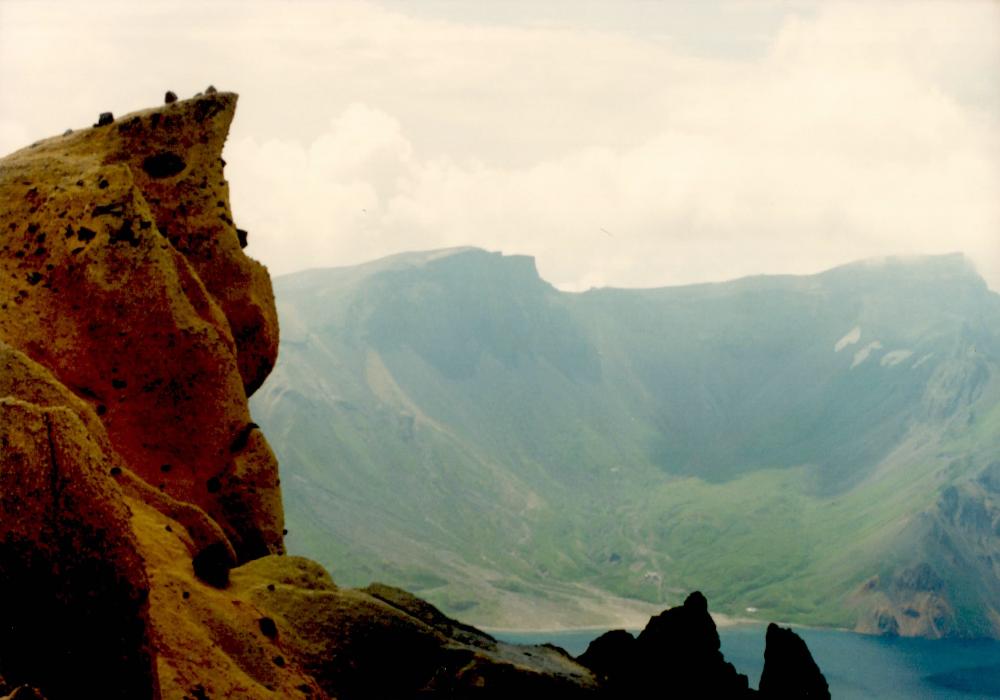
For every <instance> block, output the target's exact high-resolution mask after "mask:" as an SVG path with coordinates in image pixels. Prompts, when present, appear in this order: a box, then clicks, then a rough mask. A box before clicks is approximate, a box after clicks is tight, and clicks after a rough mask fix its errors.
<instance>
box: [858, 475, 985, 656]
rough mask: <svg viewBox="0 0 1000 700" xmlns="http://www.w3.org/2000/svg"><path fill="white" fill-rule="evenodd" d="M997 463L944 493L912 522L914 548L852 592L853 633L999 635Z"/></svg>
mask: <svg viewBox="0 0 1000 700" xmlns="http://www.w3.org/2000/svg"><path fill="white" fill-rule="evenodd" d="M998 535H1000V460H995V461H992V462H990V463H989V464H988V465H987V466H986V467H984V468H983V469H982V470H981V471H980V472H979V473H978V474H975V475H974V476H973V477H972V478H970V479H967V480H966V481H964V482H960V483H958V484H956V485H950V486H947V487H945V488H943V489H942V490H941V493H940V494H939V496H938V499H937V501H936V502H935V503H934V504H933V505H932V506H931V507H929V508H928V509H927V510H925V511H924V512H922V513H920V514H918V515H917V516H916V517H914V518H912V519H911V520H910V522H909V523H908V525H907V531H906V536H907V539H908V540H909V541H911V542H912V543H913V544H912V546H910V547H907V548H906V550H904V551H897V552H893V553H892V554H891V556H889V557H887V559H888V561H887V563H886V567H885V570H884V571H883V572H882V573H880V574H879V575H877V576H873V577H872V578H870V579H868V580H867V581H865V582H864V583H862V585H861V586H860V587H859V588H858V590H857V591H855V593H854V595H853V596H852V602H853V604H854V605H855V606H856V607H857V609H858V622H857V625H856V626H855V631H858V632H864V633H867V634H881V635H889V636H895V635H899V636H907V637H911V636H920V637H929V638H932V639H933V638H941V637H947V636H956V635H958V634H961V635H964V636H968V637H992V638H997V637H998V636H1000V607H998V606H997V602H996V601H997V600H1000V537H998Z"/></svg>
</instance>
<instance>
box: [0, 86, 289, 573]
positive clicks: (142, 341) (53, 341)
mask: <svg viewBox="0 0 1000 700" xmlns="http://www.w3.org/2000/svg"><path fill="white" fill-rule="evenodd" d="M235 104H236V96H235V95H232V94H225V93H218V94H216V95H212V96H211V97H203V98H199V99H196V100H186V101H182V102H175V103H173V104H170V105H166V106H164V107H161V108H159V109H156V110H150V111H147V112H142V113H139V114H136V115H129V116H126V117H124V118H121V119H119V120H117V121H116V122H115V123H114V124H112V125H109V126H105V127H100V128H92V129H85V130H82V131H76V132H73V133H72V134H70V135H67V136H61V137H57V138H54V139H49V140H47V141H43V142H41V143H39V144H36V145H35V146H33V147H29V148H27V149H22V150H21V151H18V152H16V153H14V154H12V155H10V156H8V157H7V158H5V159H4V160H3V161H2V166H0V168H2V170H0V200H2V201H3V202H4V209H3V211H2V213H0V226H2V233H0V236H2V238H0V339H2V340H5V341H6V342H8V343H9V344H10V345H12V346H14V347H16V348H17V349H19V350H22V351H23V352H24V353H25V354H27V355H28V356H29V357H30V358H31V359H33V360H35V361H36V362H38V363H40V364H42V365H44V366H45V367H46V368H48V369H49V370H51V371H52V373H53V374H55V376H56V377H57V378H58V380H59V381H60V382H61V383H62V384H63V385H64V386H65V387H67V388H68V389H69V390H70V391H71V392H72V393H73V394H75V395H76V396H77V397H79V398H80V399H82V400H83V401H85V402H86V403H88V404H89V405H90V406H91V407H92V408H93V409H94V411H95V412H96V413H97V415H98V416H99V417H100V420H101V421H102V423H103V425H104V426H105V428H106V430H107V434H108V437H109V438H110V440H111V442H112V445H113V446H114V449H115V451H116V452H117V453H118V454H119V455H121V457H122V458H123V459H124V461H125V462H126V463H127V465H128V467H129V469H130V470H132V471H133V472H135V473H136V474H137V475H138V476H140V477H141V478H142V479H143V480H145V481H146V482H147V483H148V484H150V485H151V486H153V487H155V488H157V489H160V490H162V491H164V492H165V493H166V494H168V495H169V496H171V497H173V498H175V499H177V500H179V501H182V502H186V503H192V504H194V505H196V506H198V507H200V508H202V509H203V510H204V511H206V512H207V513H208V514H209V515H211V516H212V518H214V519H215V521H216V522H218V523H219V525H220V526H221V527H222V529H223V530H224V531H225V533H226V535H227V536H228V537H229V539H230V541H231V542H232V545H233V547H234V548H235V550H236V552H237V553H238V554H239V556H240V559H242V560H247V559H250V558H253V557H256V556H261V555H264V554H268V553H273V552H277V551H280V550H281V548H282V527H283V523H282V520H283V519H282V508H281V494H280V490H279V488H278V472H277V464H276V463H275V459H274V456H273V454H272V453H271V450H270V448H269V447H268V445H267V442H266V441H265V440H264V438H263V436H262V435H261V434H260V431H259V430H256V429H255V428H254V427H252V426H253V424H252V423H251V421H250V415H249V412H248V410H247V403H246V391H245V388H247V389H253V388H255V387H256V386H258V385H259V384H260V382H261V381H262V380H263V377H264V376H266V374H267V372H268V371H269V369H270V367H271V366H272V365H273V362H274V359H275V354H276V351H277V335H278V333H277V320H276V317H275V311H274V299H273V296H272V293H271V285H270V281H269V278H268V277H267V273H266V271H265V270H264V269H263V268H262V267H261V266H260V265H259V264H258V263H255V262H253V261H251V260H250V259H249V258H247V257H246V256H245V255H244V254H243V252H242V250H241V249H240V247H239V241H238V240H237V235H236V229H235V227H234V226H233V224H232V217H231V214H230V211H229V200H228V192H227V187H226V183H225V180H224V179H223V178H222V161H221V153H222V145H223V142H224V140H225V137H226V133H227V131H228V127H229V123H230V121H231V119H232V116H233V110H234V108H235Z"/></svg>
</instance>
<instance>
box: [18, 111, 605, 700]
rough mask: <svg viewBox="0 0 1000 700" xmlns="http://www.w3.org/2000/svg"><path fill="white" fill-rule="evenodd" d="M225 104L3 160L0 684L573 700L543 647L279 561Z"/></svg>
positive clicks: (175, 692) (260, 369) (268, 357)
mask: <svg viewBox="0 0 1000 700" xmlns="http://www.w3.org/2000/svg"><path fill="white" fill-rule="evenodd" d="M235 107H236V95H233V94H227V93H214V92H212V93H210V94H207V95H204V96H198V97H195V98H193V99H190V100H184V101H179V102H174V103H171V104H167V105H164V106H162V107H159V108H157V109H153V110H148V111H144V112H139V113H136V114H131V115H128V116H126V117H123V118H120V119H118V120H117V121H112V122H111V123H108V124H102V125H100V126H94V127H92V128H86V129H83V130H81V131H77V132H72V133H67V134H66V135H63V136H60V137H56V138H52V139H48V140H45V141H42V142H40V143H37V144H34V145H32V146H30V147H28V148H25V149H22V150H20V151H17V152H16V153H13V154H11V155H9V156H7V157H6V158H4V159H3V160H0V202H2V208H0V601H2V605H3V623H4V624H2V625H0V693H2V692H5V690H7V689H9V688H10V687H12V686H17V685H21V684H24V685H25V687H27V686H34V687H37V688H39V689H40V690H41V691H42V692H43V693H44V694H45V695H46V696H47V697H49V698H50V699H51V700H58V699H59V698H77V697H109V698H114V697H119V698H160V697H162V698H216V699H217V698H275V697H281V698H285V697H312V698H322V697H333V696H338V697H345V698H350V697H406V696H412V695H414V694H417V693H419V692H439V693H446V694H455V693H457V694H460V695H462V694H475V695H477V696H497V695H496V693H501V694H502V693H509V692H513V691H515V690H519V689H521V690H523V689H530V688H535V689H537V690H539V692H541V691H545V692H547V693H549V694H550V696H551V693H555V694H556V695H560V696H565V695H566V694H571V695H574V696H575V695H576V694H578V693H586V692H588V689H592V688H593V687H594V680H593V676H592V675H591V674H590V672H589V671H587V670H585V669H584V668H582V667H581V666H579V665H578V664H576V663H575V662H573V661H572V660H571V659H570V658H568V657H567V656H565V655H563V654H561V653H559V652H557V651H555V650H553V649H549V648H543V647H536V648H533V651H527V650H519V649H517V648H514V647H510V646H509V645H504V644H502V643H499V642H497V641H495V640H493V639H492V638H490V637H489V636H488V635H484V634H482V633H479V632H477V631H475V630H470V629H469V628H465V627H464V626H462V625H459V624H458V623H455V622H454V621H451V620H448V619H447V618H445V617H444V616H443V615H441V614H440V613H438V612H437V611H436V610H434V609H433V608H430V606H428V605H427V604H425V603H422V602H421V601H418V600H416V599H414V598H412V597H410V596H408V594H405V593H403V592H400V591H396V590H395V589H388V588H384V587H378V588H375V589H372V590H370V591H367V592H365V591H356V590H344V589H340V588H338V587H337V586H336V585H335V584H334V583H333V582H332V581H331V580H330V579H329V576H328V575H327V574H326V573H325V572H323V571H322V570H321V569H320V568H319V567H318V566H316V565H315V564H312V563H311V562H308V561H307V560H303V559H299V558H291V557H284V556H282V554H283V537H282V532H283V530H282V527H283V522H282V505H281V492H280V488H279V479H278V468H277V464H276V462H275V459H274V456H273V454H272V452H271V450H270V448H269V447H268V444H267V441H266V440H265V438H264V436H263V435H262V434H261V432H260V430H258V429H257V426H256V425H255V424H254V423H253V422H252V421H251V418H250V414H249V411H248V408H247V396H248V394H249V393H251V392H252V391H254V389H256V388H257V387H258V386H259V385H260V384H261V382H262V381H263V380H264V378H265V377H266V376H267V374H268V372H269V371H270V369H271V367H272V366H273V365H274V361H275V356H276V353H277V342H278V324H277V319H276V316H275V309H274V299H273V296H272V292H271V284H270V279H269V277H268V275H267V272H266V270H265V269H264V268H263V267H262V266H261V265H260V264H258V263H257V262H255V261H253V260H251V259H250V258H248V257H247V256H246V255H244V253H243V250H242V247H243V245H244V244H245V234H244V233H243V232H242V231H238V229H236V227H235V225H234V223H233V215H232V212H231V211H230V208H229V197H228V188H227V185H226V181H225V179H224V177H223V166H224V162H223V161H222V147H223V143H224V141H225V139H226V134H227V132H228V128H229V124H230V122H231V120H232V118H233V114H234V110H235ZM103 121H106V120H102V122H103ZM234 567H236V568H234ZM15 694H16V695H18V696H23V697H29V696H30V691H29V690H27V689H23V690H18V691H16V693H15Z"/></svg>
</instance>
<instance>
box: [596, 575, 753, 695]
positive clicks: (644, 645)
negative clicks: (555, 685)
mask: <svg viewBox="0 0 1000 700" xmlns="http://www.w3.org/2000/svg"><path fill="white" fill-rule="evenodd" d="M719 647H720V643H719V633H718V631H717V630H716V628H715V622H714V621H713V620H712V616H711V615H709V613H708V601H707V600H705V596H703V595H702V594H701V593H700V592H698V591H695V592H694V593H692V594H691V595H689V596H688V597H687V599H686V600H685V601H684V604H683V605H679V606H677V607H674V608H670V609H668V610H665V611H663V612H662V613H660V614H659V615H656V616H654V617H652V618H650V620H649V623H648V624H647V625H646V627H645V629H643V630H642V632H640V633H639V636H638V637H636V638H633V637H632V635H631V634H629V633H628V632H625V631H624V630H615V631H612V632H608V633H606V634H604V635H602V636H601V637H598V638H597V639H596V640H594V641H593V642H591V644H590V646H589V647H588V648H587V651H585V652H584V653H583V654H582V655H581V656H580V658H579V661H580V662H581V663H583V664H584V665H585V666H587V667H589V668H590V669H592V670H593V671H594V672H595V673H596V674H598V676H599V677H600V678H601V679H602V680H603V681H604V682H605V683H606V684H607V686H608V687H609V689H611V690H612V691H613V692H614V693H615V694H621V695H623V696H626V697H627V696H630V695H632V694H635V693H639V692H640V691H641V690H642V689H643V688H656V687H661V688H665V689H670V691H671V692H673V693H676V694H677V695H678V696H679V697H725V698H740V697H745V696H748V695H749V694H750V693H751V691H750V690H749V683H748V681H747V677H746V676H745V675H743V674H740V673H737V672H736V669H735V668H734V667H733V665H732V664H730V663H728V662H727V661H726V660H725V658H723V656H722V652H721V651H720V650H719Z"/></svg>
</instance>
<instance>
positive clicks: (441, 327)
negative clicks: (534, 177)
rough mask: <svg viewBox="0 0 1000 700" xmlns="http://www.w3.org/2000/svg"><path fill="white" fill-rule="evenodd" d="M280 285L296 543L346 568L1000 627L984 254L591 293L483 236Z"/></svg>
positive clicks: (951, 626)
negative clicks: (978, 260) (486, 242)
mask: <svg viewBox="0 0 1000 700" xmlns="http://www.w3.org/2000/svg"><path fill="white" fill-rule="evenodd" d="M276 293H277V297H278V306H279V313H280V315H281V318H282V320H283V326H282V345H281V354H280V358H279V362H278V366H277V368H276V369H275V371H274V373H273V374H272V377H271V379H270V380H269V381H268V383H267V385H265V386H264V387H263V388H262V389H261V390H260V391H259V392H258V393H257V394H256V395H255V397H254V398H253V400H252V402H251V404H252V408H253V411H254V414H255V415H256V416H257V418H256V419H257V421H258V422H259V423H260V424H261V425H262V426H263V427H264V429H265V431H266V432H267V434H268V436H269V438H270V439H271V442H272V444H273V445H274V448H275V450H276V452H277V453H278V456H279V459H280V460H281V464H282V471H283V475H284V483H283V489H284V493H285V499H286V510H287V518H288V522H289V528H290V531H291V532H290V537H289V540H288V541H289V545H290V547H292V548H293V549H294V550H297V551H298V552H301V553H303V554H308V555H309V556H311V557H314V558H316V559H318V560H320V561H322V562H323V563H325V564H326V565H327V566H329V568H330V569H331V570H332V571H333V573H334V575H335V577H337V578H338V579H339V580H341V581H342V582H344V583H346V584H362V583H367V582H368V581H369V580H372V579H378V580H383V581H386V582H388V583H393V584H398V585H402V586H405V587H408V588H411V589H416V590H417V591H418V592H419V593H420V594H421V595H422V596H424V597H427V598H428V599H430V600H431V601H432V602H434V603H436V604H438V605H440V606H441V607H443V608H444V609H446V610H448V611H449V612H452V613H458V614H461V615H462V616H463V617H464V618H465V619H468V620H470V621H472V622H475V623H477V624H481V625H494V626H525V627H532V626H535V627H537V626H545V625H569V624H595V625H600V624H606V623H612V622H615V621H616V620H617V619H619V618H621V617H622V616H623V615H626V614H627V613H628V612H629V611H630V610H636V609H638V608H637V607H636V606H635V605H631V604H629V603H628V602H626V601H625V600H623V598H625V599H634V600H640V601H646V602H648V603H654V604H662V603H664V602H670V603H673V602H676V601H675V598H676V596H677V595H678V594H679V593H680V592H682V591H688V590H691V589H693V588H699V589H701V590H703V591H704V592H705V593H706V595H708V597H709V598H710V599H711V600H712V601H713V606H716V607H718V608H719V609H721V610H723V611H726V612H729V613H731V614H737V615H743V616H747V615H750V616H760V617H767V618H777V619H784V620H791V621H799V622H809V623H814V624H829V625H842V626H851V627H857V628H859V629H863V630H866V631H873V632H883V633H901V634H924V635H931V636H938V635H943V634H976V635H979V634H990V635H997V634H998V633H1000V615H998V612H997V611H998V610H1000V589H998V586H997V583H996V582H997V581H998V580H1000V576H998V574H1000V545H998V544H997V542H998V541H1000V538H998V537H997V535H998V534H1000V491H998V490H997V489H996V488H994V487H995V486H996V485H997V482H1000V476H998V472H997V470H998V469H1000V463H998V462H997V460H998V459H1000V449H998V447H1000V381H998V377H1000V375H998V372H997V370H998V363H1000V297H998V296H997V295H996V294H993V293H991V292H990V291H989V290H988V289H987V288H986V286H985V284H984V283H983V282H982V280H981V279H980V278H979V277H978V276H977V275H976V273H975V272H974V271H973V270H972V269H971V267H970V266H969V265H968V263H967V262H966V261H965V259H964V258H962V257H961V256H957V255H956V256H943V257H933V258H915V259H906V260H889V261H884V262H880V263H859V264H855V265H849V266H845V267H841V268H837V269H834V270H831V271H829V272H826V273H823V274H820V275H814V276H809V277H755V278H748V279H743V280H738V281H735V282H730V283H723V284H709V285H697V286H690V287H679V288H665V289H655V290H615V289H606V290H593V291H590V292H586V293H583V294H568V293H563V292H560V291H558V290H556V289H554V288H553V287H551V286H550V285H548V284H547V283H545V282H544V281H543V280H541V279H540V278H539V276H538V274H537V272H536V270H535V267H534V261H533V260H532V259H530V258H527V257H521V256H501V255H499V254H493V253H487V252H485V251H481V250H477V249H470V248H467V249H455V250H448V251H436V252H430V253H413V254H403V255H399V256H394V257H392V258H387V259H384V260H380V261H376V262H374V263H370V264H368V265H362V266H358V267H353V268H339V269H329V270H312V271H308V272H303V273H298V274H294V275H290V276H286V277H282V278H278V279H277V280H276ZM994 562H996V563H994ZM748 608H750V609H754V610H752V611H751V612H749V613H748V612H747V609H748Z"/></svg>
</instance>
